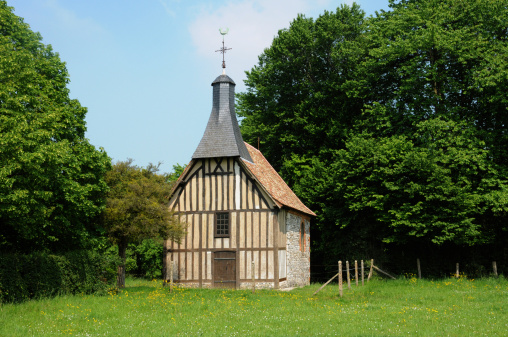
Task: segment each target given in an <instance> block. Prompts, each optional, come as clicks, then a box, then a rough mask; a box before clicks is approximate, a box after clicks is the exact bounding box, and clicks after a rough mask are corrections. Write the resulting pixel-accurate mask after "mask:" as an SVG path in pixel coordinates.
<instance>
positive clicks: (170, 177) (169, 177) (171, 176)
mask: <svg viewBox="0 0 508 337" xmlns="http://www.w3.org/2000/svg"><path fill="white" fill-rule="evenodd" d="M186 167H187V165H183V166H182V165H180V164H178V163H177V164H176V165H173V172H170V173H166V174H165V176H166V181H167V182H168V183H174V182H176V181H177V180H178V178H180V176H181V175H182V173H183V171H184V170H185V168H186Z"/></svg>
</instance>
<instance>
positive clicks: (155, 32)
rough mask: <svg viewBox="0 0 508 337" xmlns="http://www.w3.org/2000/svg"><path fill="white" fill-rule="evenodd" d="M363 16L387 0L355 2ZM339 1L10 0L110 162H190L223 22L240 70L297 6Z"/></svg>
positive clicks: (313, 11) (235, 71) (215, 70)
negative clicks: (50, 57)
mask: <svg viewBox="0 0 508 337" xmlns="http://www.w3.org/2000/svg"><path fill="white" fill-rule="evenodd" d="M356 2H357V3H358V4H359V5H360V7H361V8H362V9H363V10H364V11H365V12H366V13H367V15H374V14H375V12H376V11H380V10H381V9H383V10H388V0H360V1H356ZM351 3H352V1H349V0H348V1H343V0H336V1H332V0H229V1H227V0H223V1H219V0H143V1H140V0H86V1H85V0H7V4H8V5H9V6H11V7H14V13H15V14H16V15H18V16H20V17H22V18H23V19H24V20H25V22H26V23H28V24H29V25H30V28H31V29H32V30H33V31H36V32H39V33H40V34H41V35H42V37H43V40H42V42H43V43H44V44H50V45H51V46H52V47H53V50H54V51H55V52H57V53H58V54H59V55H60V59H61V60H62V61H64V62H65V63H66V66H67V69H68V71H69V75H70V83H69V85H68V88H69V89H70V97H71V98H75V99H78V100H79V102H80V103H81V105H82V106H84V107H87V108H88V113H87V115H86V123H87V132H86V138H88V139H89V141H90V143H91V144H93V145H94V146H95V147H97V148H99V147H102V148H104V149H105V151H106V152H107V153H108V155H109V156H110V157H111V158H112V160H113V162H116V161H119V160H126V159H127V158H132V159H134V164H136V165H138V166H143V167H144V166H146V165H147V164H148V163H154V164H156V163H159V162H161V163H162V165H161V171H162V172H171V171H172V170H173V165H175V164H181V165H184V164H187V163H188V162H189V161H190V160H191V157H192V154H193V153H194V150H195V149H196V147H197V146H198V144H199V141H200V140H201V137H202V136H203V133H204V131H205V127H206V123H207V122H208V117H209V116H210V112H211V109H212V87H211V83H212V82H213V80H214V79H215V78H216V77H217V76H219V75H220V74H221V73H222V55H221V54H220V53H217V52H215V51H216V50H218V49H220V48H221V47H222V36H221V34H220V32H219V29H220V28H226V27H227V28H229V33H228V34H227V35H226V36H225V46H226V47H227V48H231V50H229V51H227V53H226V55H225V56H226V66H227V68H226V73H227V75H228V76H230V77H231V78H232V79H233V80H234V81H235V82H236V92H242V91H245V85H244V82H243V81H244V80H245V78H246V75H245V72H246V71H249V70H250V69H252V68H253V67H254V66H255V65H256V64H257V62H258V56H259V55H260V54H261V53H262V52H263V50H264V49H265V48H268V47H270V45H271V43H272V41H273V38H274V37H275V36H276V35H277V33H278V31H279V30H280V29H284V28H289V26H290V23H291V21H292V20H293V19H294V18H296V17H297V15H298V14H303V15H305V16H306V17H312V18H317V17H318V16H319V15H320V14H322V13H323V12H324V11H325V10H327V11H335V10H336V9H337V7H338V6H340V5H341V4H348V5H350V4H351Z"/></svg>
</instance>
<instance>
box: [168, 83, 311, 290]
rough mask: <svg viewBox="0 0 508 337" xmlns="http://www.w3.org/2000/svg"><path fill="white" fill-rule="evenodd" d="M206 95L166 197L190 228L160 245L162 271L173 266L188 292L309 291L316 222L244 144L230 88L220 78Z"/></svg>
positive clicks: (259, 156)
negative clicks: (196, 130) (207, 110)
mask: <svg viewBox="0 0 508 337" xmlns="http://www.w3.org/2000/svg"><path fill="white" fill-rule="evenodd" d="M212 88H213V89H212V90H213V98H212V112H211V114H210V118H209V120H208V124H207V126H206V129H205V132H204V134H203V138H202V139H201V141H200V143H199V145H198V147H197V148H196V150H195V152H194V154H193V155H192V159H191V161H190V163H189V164H188V165H187V166H186V168H185V170H184V172H183V173H182V175H181V176H180V178H179V179H178V181H177V182H176V184H175V186H174V188H173V190H172V194H171V196H170V203H169V207H170V208H171V210H173V211H174V212H175V213H176V214H177V215H178V216H180V217H181V219H182V220H183V221H185V222H186V223H187V224H188V227H187V234H186V236H185V237H184V238H183V240H182V242H181V243H180V244H178V243H175V242H172V241H170V240H167V241H166V242H165V247H164V248H165V249H164V254H165V261H164V262H165V266H166V268H165V269H166V270H169V269H170V268H169V267H168V266H169V265H170V264H172V265H173V267H172V268H171V269H172V270H173V280H174V282H177V283H180V284H182V285H187V286H193V287H209V288H236V289H241V288H248V287H250V286H251V285H252V279H253V277H254V280H255V285H256V287H257V288H261V287H262V288H274V289H284V288H288V287H297V286H304V285H308V284H309V283H310V219H311V217H313V216H315V214H314V212H312V211H311V210H310V209H309V208H308V207H307V206H305V205H304V204H303V203H302V202H301V201H300V199H299V198H298V197H297V196H296V195H295V193H294V192H293V191H292V190H291V189H290V188H289V186H288V185H287V184H286V183H285V182H284V180H283V179H282V178H281V177H280V176H279V174H278V173H277V172H276V171H275V170H274V169H273V167H272V166H271V165H270V163H269V162H268V161H267V160H266V158H265V157H264V156H263V154H262V153H261V152H260V151H259V150H258V149H256V148H255V147H253V146H251V145H249V144H247V143H245V142H244V141H243V139H242V135H241V132H240V128H239V126H238V121H237V118H236V114H235V82H234V81H233V80H232V79H231V78H230V77H229V76H227V75H226V74H225V73H223V74H222V75H220V76H218V77H217V78H216V79H215V80H214V81H213V82H212ZM169 277H170V275H169V273H166V275H165V278H166V279H169Z"/></svg>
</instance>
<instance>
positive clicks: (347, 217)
mask: <svg viewBox="0 0 508 337" xmlns="http://www.w3.org/2000/svg"><path fill="white" fill-rule="evenodd" d="M390 7H391V10H390V11H386V12H385V11H381V12H380V13H377V14H376V16H374V17H369V18H365V17H364V15H363V12H362V11H361V10H360V8H359V7H358V6H357V5H353V6H351V7H348V6H341V7H340V8H338V9H337V11H336V13H329V12H325V13H324V14H323V15H321V16H320V17H319V18H317V19H316V20H315V21H314V20H312V19H307V18H305V17H302V16H299V17H298V18H297V19H295V20H294V21H293V22H292V23H291V26H290V27H289V29H285V30H281V31H280V32H279V34H278V36H277V37H276V38H275V39H274V41H273V43H272V45H271V46H270V48H267V49H266V50H265V52H264V53H263V54H262V55H261V56H260V57H259V63H258V65H257V66H256V67H254V68H253V69H252V70H251V71H250V72H248V73H247V80H246V85H247V92H245V93H242V94H239V95H238V103H239V109H238V112H239V114H240V115H241V116H242V117H244V119H243V120H242V125H241V129H242V133H243V134H244V137H245V139H247V140H248V141H250V142H255V141H256V140H257V137H260V138H261V150H262V151H263V153H264V154H265V155H266V156H267V159H268V160H269V161H270V162H271V163H272V164H274V167H275V168H276V169H277V170H279V171H280V173H281V174H282V176H283V177H284V178H285V180H286V181H288V182H289V184H290V186H291V187H292V188H293V189H294V191H295V192H296V193H297V195H299V196H300V197H301V198H302V199H303V200H304V201H305V202H306V203H307V204H308V205H309V206H310V207H311V209H313V210H314V211H316V213H317V214H318V218H317V221H316V222H317V225H318V226H319V228H320V231H319V232H317V233H316V232H314V233H315V234H316V235H315V236H314V238H316V237H320V239H321V240H320V242H319V243H318V244H317V245H316V246H315V248H318V249H320V250H321V252H322V253H323V254H324V253H325V252H326V256H331V255H333V254H330V252H332V253H338V252H341V254H345V253H346V252H349V253H350V252H351V251H353V252H355V254H357V253H356V252H362V254H369V255H370V254H372V253H373V251H376V252H381V253H382V252H383V251H384V249H385V248H383V245H384V244H386V243H396V244H406V245H409V246H411V245H412V244H414V243H415V242H418V243H421V242H426V243H428V244H430V245H434V246H435V247H437V246H440V245H443V244H445V243H447V242H448V243H453V244H456V245H460V244H464V245H478V244H485V243H493V242H501V241H502V240H505V241H506V240H507V233H508V227H507V226H506V219H507V216H508V159H507V158H508V152H507V151H508V150H507V149H508V130H507V125H508V111H507V109H508V68H507V67H508V62H507V61H508V59H507V57H508V56H507V55H508V28H507V27H508V6H507V5H506V3H505V1H501V0H472V1H460V0H400V1H394V0H391V1H390ZM315 251H317V250H315ZM356 256H358V255H356ZM363 256H365V255H363ZM334 258H335V257H334Z"/></svg>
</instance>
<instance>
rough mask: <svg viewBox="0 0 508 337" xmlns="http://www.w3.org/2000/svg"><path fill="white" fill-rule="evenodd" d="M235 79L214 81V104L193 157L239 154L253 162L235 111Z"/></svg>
mask: <svg viewBox="0 0 508 337" xmlns="http://www.w3.org/2000/svg"><path fill="white" fill-rule="evenodd" d="M235 85H236V84H235V82H234V81H233V80H232V79H231V78H230V77H229V76H227V75H225V74H223V75H220V76H218V77H217V78H216V79H215V81H213V82H212V87H213V104H212V112H211V114H210V118H209V119H208V124H207V125H206V129H205V133H204V134H203V138H201V141H200V142H199V145H198V147H197V149H196V151H195V152H194V154H193V155H192V158H193V159H199V158H218V157H238V156H240V157H241V158H242V159H245V160H248V161H252V158H251V157H250V154H249V151H247V148H246V147H245V143H244V142H243V139H242V134H241V133H240V127H239V126H238V120H237V119H236V114H235Z"/></svg>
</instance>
